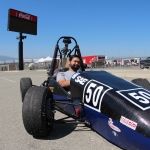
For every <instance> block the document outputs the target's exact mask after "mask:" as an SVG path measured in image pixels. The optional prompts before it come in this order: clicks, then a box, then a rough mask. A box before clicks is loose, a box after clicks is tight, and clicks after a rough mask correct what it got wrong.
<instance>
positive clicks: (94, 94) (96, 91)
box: [93, 86, 103, 107]
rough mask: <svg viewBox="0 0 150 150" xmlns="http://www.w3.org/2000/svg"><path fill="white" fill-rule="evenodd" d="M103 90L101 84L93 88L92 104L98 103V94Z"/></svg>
mask: <svg viewBox="0 0 150 150" xmlns="http://www.w3.org/2000/svg"><path fill="white" fill-rule="evenodd" d="M102 90H103V86H99V87H97V88H96V89H95V91H94V93H93V105H94V106H95V107H96V106H97V104H98V100H99V97H100V94H101V92H102Z"/></svg>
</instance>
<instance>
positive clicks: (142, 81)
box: [131, 78, 150, 91]
mask: <svg viewBox="0 0 150 150" xmlns="http://www.w3.org/2000/svg"><path fill="white" fill-rule="evenodd" d="M131 82H132V83H135V84H137V85H139V86H142V87H143V88H145V89H147V90H149V91H150V83H149V81H148V80H147V79H144V78H137V79H133V80H132V81H131Z"/></svg>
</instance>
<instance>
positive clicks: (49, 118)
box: [22, 87, 54, 138]
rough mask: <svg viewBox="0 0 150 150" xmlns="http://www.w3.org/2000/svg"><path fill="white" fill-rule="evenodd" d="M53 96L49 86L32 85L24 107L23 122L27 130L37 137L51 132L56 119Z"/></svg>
mask: <svg viewBox="0 0 150 150" xmlns="http://www.w3.org/2000/svg"><path fill="white" fill-rule="evenodd" d="M53 110H54V106H53V97H52V93H51V92H50V90H49V88H46V87H31V88H30V89H29V90H28V91H27V93H26V95H25V98H24V102H23V107H22V118H23V124H24V127H25V129H26V131H27V132H28V133H29V134H31V135H33V137H35V138H42V137H46V136H48V135H49V134H50V132H51V130H52V127H53V121H54V113H53V112H54V111H53Z"/></svg>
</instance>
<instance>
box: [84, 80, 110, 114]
mask: <svg viewBox="0 0 150 150" xmlns="http://www.w3.org/2000/svg"><path fill="white" fill-rule="evenodd" d="M111 89H112V87H110V86H108V85H106V84H103V83H101V82H98V81H96V80H90V81H88V82H87V83H86V85H85V87H84V90H83V99H82V101H83V103H84V104H85V106H87V107H89V108H91V109H94V110H96V111H98V112H100V108H101V103H102V100H103V97H104V95H105V94H106V92H108V91H109V90H111Z"/></svg>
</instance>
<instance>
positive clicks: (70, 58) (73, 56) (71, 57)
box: [69, 55, 80, 61]
mask: <svg viewBox="0 0 150 150" xmlns="http://www.w3.org/2000/svg"><path fill="white" fill-rule="evenodd" d="M75 57H78V58H79V59H80V57H79V55H71V56H70V57H69V61H71V60H72V59H73V58H75Z"/></svg>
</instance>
